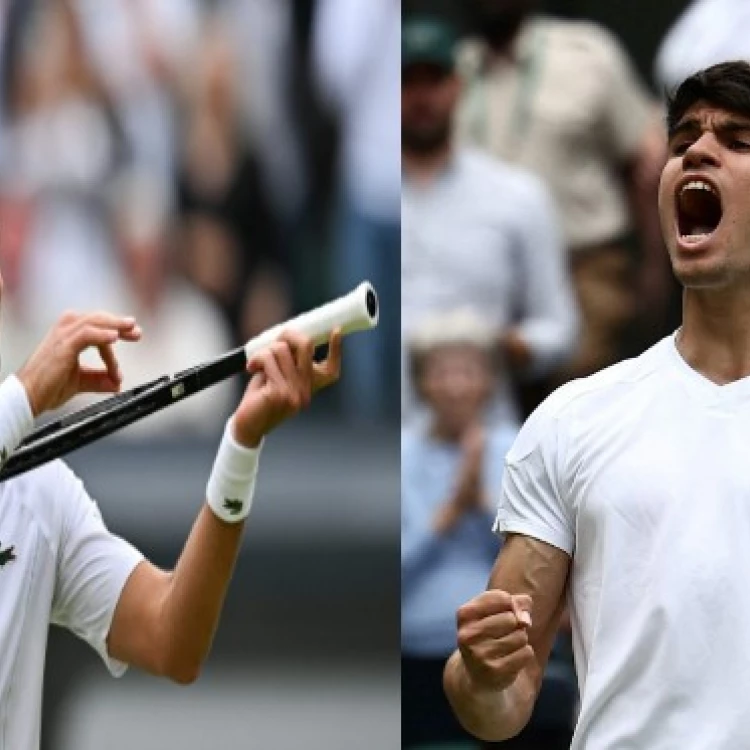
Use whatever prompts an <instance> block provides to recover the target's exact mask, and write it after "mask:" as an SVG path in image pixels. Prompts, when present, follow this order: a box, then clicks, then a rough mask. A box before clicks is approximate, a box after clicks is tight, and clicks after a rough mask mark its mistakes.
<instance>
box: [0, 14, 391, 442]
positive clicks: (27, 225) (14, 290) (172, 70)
mask: <svg viewBox="0 0 750 750" xmlns="http://www.w3.org/2000/svg"><path fill="white" fill-rule="evenodd" d="M399 24H400V6H399V4H397V3H396V2H390V1H389V2H371V1H370V0H9V2H8V3H5V4H4V6H3V11H2V13H0V82H1V83H0V227H2V231H0V269H2V273H3V278H4V291H3V307H2V310H3V334H2V354H3V371H4V372H5V373H7V372H12V371H13V370H14V369H16V368H17V367H18V366H19V365H20V364H21V363H22V362H23V361H24V359H25V358H26V357H27V356H28V354H29V353H30V352H31V350H32V349H33V347H34V346H35V344H36V343H37V342H38V341H39V340H40V338H41V337H42V336H43V334H44V333H45V331H46V330H47V329H48V328H49V327H50V326H51V325H52V324H53V323H54V321H55V320H56V319H57V318H58V317H59V315H60V314H61V313H62V312H63V311H64V310H65V309H78V310H81V309H90V308H91V309H106V310H111V311H113V312H120V313H122V314H132V315H135V316H136V317H137V318H138V319H139V322H140V323H141V325H142V327H143V330H144V338H143V341H142V343H140V344H139V345H137V346H131V347H126V346H121V347H119V349H118V356H119V357H120V358H121V362H122V367H123V371H124V375H125V382H124V387H131V386H134V385H137V384H140V383H143V382H145V381H147V380H149V379H151V378H154V377H157V376H159V375H162V374H165V373H169V372H175V371H177V370H180V369H183V368H187V367H190V366H193V365H196V364H198V363H200V362H202V361H205V360H208V359H210V358H212V357H215V356H218V355H220V354H222V353H224V352H225V351H227V350H229V349H230V348H232V347H234V346H237V345H239V344H240V343H242V342H244V341H245V340H247V339H248V338H249V337H251V336H252V335H254V334H256V333H258V332H260V331H262V330H263V329H265V328H267V327H269V326H270V325H272V324H274V323H277V322H280V321H282V320H284V319H286V318H288V317H289V316H290V315H292V314H293V313H297V312H301V311H303V310H305V309H309V308H310V307H312V306H315V305H319V304H322V303H324V302H326V301H328V300H329V299H331V298H333V297H334V296H337V295H339V294H342V293H345V292H347V291H349V290H350V289H351V288H353V287H354V286H355V285H356V284H358V283H359V282H360V281H362V280H364V279H365V278H370V279H371V280H372V281H373V282H374V283H375V284H376V287H377V289H378V291H379V293H380V295H381V296H382V298H383V315H382V321H383V325H382V327H381V329H380V330H379V331H378V332H377V333H376V334H373V335H372V336H371V337H370V338H369V339H368V341H366V342H364V341H354V340H353V341H351V342H350V341H347V342H346V346H345V349H346V357H347V363H346V364H347V369H351V370H352V372H351V373H350V374H349V376H348V377H347V379H346V381H347V382H348V385H345V386H344V387H342V388H341V389H338V392H337V394H336V395H335V396H334V401H336V403H330V402H326V408H327V409H335V408H338V409H339V413H341V414H343V415H345V416H347V417H350V418H352V419H381V418H384V417H391V418H396V414H397V412H398V408H399V404H398V398H397V395H395V394H397V392H398V388H397V383H396V381H395V379H396V378H397V377H398V372H397V367H396V366H395V365H391V367H390V368H389V367H388V365H387V362H386V358H387V357H388V356H390V358H391V362H395V358H396V357H397V356H398V348H397V344H396V343H395V341H396V340H397V323H396V322H395V321H397V320H398V317H397V315H398V313H397V302H398V288H399V287H398V277H397V275H396V273H395V269H396V265H397V263H398V252H399V239H398V237H399V231H398V226H399V198H400V171H399V164H400V155H399V129H398V115H397V112H398V98H397V97H398V81H399V78H398V62H397V61H398V54H399V52H398V46H397V45H398V43H399ZM388 341H391V342H393V343H392V344H391V345H390V347H389V345H388ZM389 377H390V382H388V378H389ZM357 381H359V382H357ZM389 393H392V394H394V395H393V397H392V398H390V399H389V398H388V394H389ZM235 397H236V394H235V393H233V388H232V387H230V386H227V387H224V388H221V387H220V388H218V389H212V391H211V392H207V393H205V394H203V395H201V396H197V397H195V398H194V399H190V400H189V401H186V402H183V403H182V404H180V405H179V406H178V407H175V408H174V409H170V410H168V412H165V413H164V414H163V415H160V416H159V417H155V418H152V419H150V420H146V421H145V422H143V423H142V427H141V429H140V430H139V431H138V434H145V433H150V434H153V433H155V432H156V433H164V432H171V431H174V430H175V429H185V430H187V431H189V432H196V433H200V432H204V433H211V434H218V432H219V431H220V429H221V424H222V423H223V420H224V419H225V417H226V415H227V413H228V411H229V409H230V408H231V405H232V402H233V399H234V398H235ZM132 432H133V430H132V429H131V434H132Z"/></svg>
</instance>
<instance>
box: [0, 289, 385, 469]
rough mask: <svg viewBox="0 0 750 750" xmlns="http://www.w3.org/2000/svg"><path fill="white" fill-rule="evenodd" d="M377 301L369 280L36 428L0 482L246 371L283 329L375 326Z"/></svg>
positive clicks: (324, 332) (320, 332) (313, 334)
mask: <svg viewBox="0 0 750 750" xmlns="http://www.w3.org/2000/svg"><path fill="white" fill-rule="evenodd" d="M378 307H379V306H378V297H377V294H376V292H375V289H374V288H373V287H372V285H371V284H370V283H368V282H366V281H365V282H363V283H362V284H360V285H359V286H358V287H357V288H356V289H354V290H353V291H352V292H350V293H349V294H346V295H344V296H343V297H339V299H336V300H333V301H332V302H328V303H327V304H325V305H322V306H321V307H317V308H315V309H313V310H310V311H309V312H306V313H303V314H302V315H299V316H297V317H296V318H292V319H291V320H288V321H286V322H285V323H280V324H279V325H276V326H274V327H273V328H269V329H268V330H267V331H264V332H263V333H261V334H259V335H258V336H256V337H255V338H253V339H251V340H250V341H248V342H247V344H245V345H244V346H241V347H239V348H238V349H235V350H233V351H231V352H228V353H227V354H224V355H223V356H221V357H219V358H218V359H215V360H213V361H211V362H206V363H204V364H202V365H198V366H197V367H193V368H191V369H189V370H184V371H183V372H179V373H177V374H176V375H163V376H162V377H160V378H157V379H156V380H153V381H151V382H150V383H145V384H144V385H141V386H138V387H136V388H133V389H131V390H128V391H125V392H124V393H120V394H118V395H117V396H112V397H110V398H108V399H105V400H103V401H100V402H98V403H96V404H93V405H92V406H89V407H87V408H85V409H81V410H80V411H77V412H74V413H73V414H69V415H67V416H65V417H62V418H61V419H58V420H56V421H54V422H51V423H50V424H47V425H45V426H44V427H41V428H39V429H37V430H35V431H34V432H32V433H31V435H29V437H27V438H26V440H24V441H23V442H22V443H21V445H20V446H19V447H18V448H17V449H16V451H15V452H14V453H13V455H12V456H11V457H10V458H9V459H8V461H7V462H6V463H5V465H4V466H3V467H2V469H0V481H4V480H6V479H10V478H11V477H14V476H17V475H18V474H23V473H24V472H27V471H30V470H31V469H34V468H36V467H37V466H40V465H42V464H44V463H47V462H48V461H52V460H53V459H55V458H59V457H60V456H64V455H66V454H68V453H71V452H72V451H75V450H78V449H79V448H82V447H83V446H85V445H88V444H89V443H93V442H94V441H95V440H99V439H100V438H102V437H105V436H106V435H109V434H111V433H113V432H116V431H117V430H120V429H122V428H123V427H127V426H128V425H130V424H132V423H133V422H136V421H138V420H140V419H143V418H144V417H146V416H148V415H149V414H153V413H154V412H157V411H160V410H161V409H164V408H166V407H167V406H170V405H172V404H174V403H177V402H178V401H181V400H182V399H184V398H187V397H188V396H192V395H193V394H195V393H198V392H199V391H202V390H204V389H206V388H209V387H210V386H212V385H216V384H217V383H220V382H221V381H223V380H227V379H228V378H230V377H232V376H234V375H238V374H240V373H242V372H244V371H245V368H246V366H247V363H248V361H249V360H250V359H251V358H252V357H253V356H254V355H255V354H256V352H258V351H260V350H261V349H263V348H265V347H266V346H268V345H269V344H271V343H273V342H274V341H275V340H276V339H277V338H278V337H279V335H280V334H281V333H282V331H284V330H294V331H299V332H300V333H304V334H305V335H307V336H309V337H310V338H311V339H312V340H313V342H314V343H315V345H316V346H319V345H320V344H324V343H325V342H326V341H328V338H329V337H330V335H331V332H332V331H333V329H334V328H341V330H342V332H343V333H344V334H349V333H354V332H356V331H366V330H369V329H371V328H374V327H375V326H376V325H377V324H378V318H379V309H378Z"/></svg>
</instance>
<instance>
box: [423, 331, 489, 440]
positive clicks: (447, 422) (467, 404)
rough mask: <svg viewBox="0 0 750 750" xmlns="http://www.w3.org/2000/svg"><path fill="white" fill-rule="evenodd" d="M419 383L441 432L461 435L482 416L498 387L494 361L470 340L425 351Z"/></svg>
mask: <svg viewBox="0 0 750 750" xmlns="http://www.w3.org/2000/svg"><path fill="white" fill-rule="evenodd" d="M417 386H418V388H419V391H420V394H421V396H422V398H423V399H424V400H425V402H426V403H427V405H428V406H429V407H430V409H431V411H432V414H433V417H434V424H435V427H436V428H437V430H438V432H439V433H440V434H441V435H442V436H444V437H448V438H454V439H458V438H460V437H461V435H462V434H463V433H464V432H465V430H466V428H467V427H469V426H470V425H472V424H473V423H474V422H476V421H477V420H479V419H480V418H481V416H482V411H483V409H484V408H485V406H486V405H487V402H488V400H489V398H490V395H491V393H492V390H493V387H494V368H493V363H492V361H491V358H490V355H489V354H488V353H487V352H485V351H484V350H482V349H480V348H478V347H476V346H472V345H470V344H460V345H450V346H441V347H437V348H435V349H433V350H432V351H430V352H429V353H427V354H426V355H424V359H423V360H422V363H421V369H420V372H419V377H418V381H417Z"/></svg>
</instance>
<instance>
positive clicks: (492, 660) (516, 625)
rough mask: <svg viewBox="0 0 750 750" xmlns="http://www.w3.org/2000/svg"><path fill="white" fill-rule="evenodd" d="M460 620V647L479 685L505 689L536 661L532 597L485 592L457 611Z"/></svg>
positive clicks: (503, 592) (465, 662) (491, 591)
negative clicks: (531, 631) (531, 640)
mask: <svg viewBox="0 0 750 750" xmlns="http://www.w3.org/2000/svg"><path fill="white" fill-rule="evenodd" d="M457 621H458V648H459V650H460V651H461V656H462V658H463V662H464V666H465V667H466V671H467V672H468V674H469V676H470V677H471V679H472V681H473V682H474V683H475V684H476V685H478V686H481V687H486V688H489V689H493V690H504V689H505V688H507V687H509V686H510V685H512V684H513V682H514V681H515V679H516V677H517V676H518V674H519V672H521V671H522V670H523V669H524V668H525V667H527V666H530V665H531V664H532V663H533V661H534V659H535V654H534V649H533V648H532V647H531V646H530V645H529V636H528V630H529V628H530V627H531V597H530V596H527V595H526V594H516V595H511V594H508V593H507V592H505V591H499V590H497V589H491V590H489V591H485V592H483V593H482V594H480V595H479V596H477V597H475V598H474V599H472V600H471V601H469V602H467V603H466V604H464V605H463V606H462V607H461V608H460V609H459V610H458V615H457Z"/></svg>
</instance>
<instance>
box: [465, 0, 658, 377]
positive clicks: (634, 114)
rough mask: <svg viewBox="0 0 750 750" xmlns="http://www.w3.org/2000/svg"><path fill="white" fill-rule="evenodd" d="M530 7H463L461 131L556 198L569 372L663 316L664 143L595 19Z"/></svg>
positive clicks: (510, 3) (645, 98)
mask: <svg viewBox="0 0 750 750" xmlns="http://www.w3.org/2000/svg"><path fill="white" fill-rule="evenodd" d="M536 6H537V2H535V0H472V2H471V3H470V4H469V8H470V10H471V17H472V24H473V28H474V32H475V33H474V37H473V38H472V39H471V40H469V41H468V42H467V43H466V45H465V47H464V49H463V51H462V55H461V70H462V75H463V77H464V79H465V84H466V85H465V91H464V95H463V97H462V102H461V107H460V111H459V116H458V128H457V132H458V135H459V138H460V139H461V141H462V142H468V143H472V144H475V145H477V146H481V147H483V148H485V149H487V150H488V151H489V152H490V153H492V154H494V155H496V156H498V157H500V158H503V159H506V160H508V161H511V162H513V163H516V164H518V165H520V166H524V167H526V168H528V169H531V170H533V171H534V172H535V173H537V174H538V175H539V176H540V177H541V178H542V179H543V180H544V181H545V182H546V184H547V185H548V186H549V188H550V189H551V191H552V192H553V194H554V196H555V199H556V201H557V204H558V207H559V209H560V211H561V215H562V223H563V230H564V236H565V243H566V246H567V249H568V251H569V257H570V263H571V268H572V273H573V279H574V284H575V288H576V291H577V295H578V300H579V304H580V307H581V312H582V318H583V320H582V323H583V328H582V332H581V336H580V339H579V345H578V348H577V352H576V356H575V357H574V358H573V360H572V362H571V363H570V364H569V366H568V367H567V368H565V370H564V372H563V374H562V376H563V378H568V377H575V376H581V375H586V374H589V373H591V372H593V371H595V370H598V369H600V368H601V367H603V366H605V365H607V364H610V363H612V362H615V361H617V360H618V359H619V358H621V356H622V346H623V336H624V334H625V333H626V332H627V331H628V327H629V326H630V325H631V324H632V323H633V322H634V321H635V319H636V317H637V315H638V314H639V313H640V312H643V313H644V314H646V315H648V316H650V317H651V318H653V319H656V320H659V319H660V317H661V316H662V315H663V313H664V307H665V303H666V299H667V297H668V289H669V278H670V275H669V268H668V264H667V261H666V253H665V251H664V248H663V244H662V240H661V235H660V231H659V223H658V217H657V212H656V188H657V185H658V178H659V170H660V168H661V166H662V164H663V159H664V143H663V135H662V132H661V127H660V123H659V120H658V116H657V107H656V104H655V102H654V101H652V98H651V97H650V95H649V94H648V93H647V91H646V90H645V89H644V87H643V86H642V84H641V83H640V82H639V81H638V80H637V78H636V75H635V72H634V70H633V68H632V66H631V64H630V62H629V60H628V59H627V56H626V54H625V52H624V50H623V49H622V48H621V45H620V44H619V42H618V41H617V40H616V39H615V38H614V37H613V36H612V35H611V34H610V33H609V32H607V31H606V30H605V29H604V28H602V27H601V26H599V25H597V24H594V23H591V22H584V21H571V20H561V19H556V18H550V17H546V16H542V15H538V14H537V13H535V12H534V11H535V10H536ZM634 228H637V229H638V230H639V232H640V246H639V250H640V254H641V262H640V264H637V263H636V262H635V258H634V255H635V253H634V252H633V249H632V247H631V243H630V233H631V231H632V230H633V229H634ZM639 305H640V309H639Z"/></svg>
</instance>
